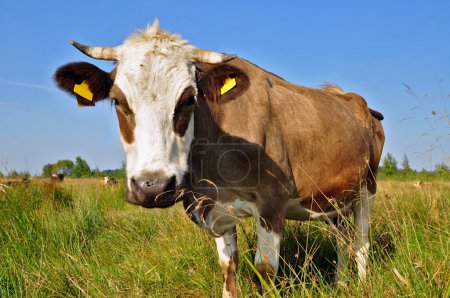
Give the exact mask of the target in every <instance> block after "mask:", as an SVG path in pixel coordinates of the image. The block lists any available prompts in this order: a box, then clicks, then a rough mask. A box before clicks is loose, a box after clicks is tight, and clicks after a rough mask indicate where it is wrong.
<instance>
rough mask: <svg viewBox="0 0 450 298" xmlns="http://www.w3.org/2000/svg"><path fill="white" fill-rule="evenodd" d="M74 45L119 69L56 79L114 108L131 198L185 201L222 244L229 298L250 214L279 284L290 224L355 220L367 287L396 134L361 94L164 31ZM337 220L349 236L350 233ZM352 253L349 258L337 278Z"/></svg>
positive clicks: (82, 67) (265, 262)
mask: <svg viewBox="0 0 450 298" xmlns="http://www.w3.org/2000/svg"><path fill="white" fill-rule="evenodd" d="M72 43H73V45H74V46H76V47H77V48H78V49H79V50H81V51H82V52H83V53H85V54H87V55H88V56H90V57H93V58H96V59H103V60H113V61H116V68H115V69H114V70H113V71H112V72H110V73H107V72H104V71H103V70H101V69H99V68H97V67H96V66H94V65H92V64H89V63H85V62H79V63H71V64H67V65H65V66H62V67H61V68H59V69H58V70H57V71H56V74H55V80H56V83H57V85H58V86H59V87H60V88H61V89H63V90H65V91H67V92H68V93H70V94H72V95H75V96H76V97H77V99H78V101H79V102H86V103H87V102H89V101H87V100H86V97H85V96H80V95H79V94H75V92H74V91H73V89H74V86H75V85H80V84H82V83H83V82H84V83H85V85H87V86H88V87H89V92H88V93H91V94H92V102H94V103H95V102H96V101H100V100H103V99H105V98H110V99H112V100H113V102H114V103H115V108H116V112H117V117H118V120H119V127H120V135H121V139H122V143H123V147H124V151H125V153H126V158H127V196H126V199H127V200H128V201H129V202H131V203H133V204H136V205H140V206H143V207H146V208H154V207H168V206H172V205H173V204H175V203H176V202H178V201H181V200H182V201H183V202H184V206H185V209H186V211H187V213H188V216H189V217H190V218H191V219H192V220H193V221H194V222H195V223H197V225H199V226H200V227H201V228H204V229H206V230H208V231H209V232H210V233H211V234H212V235H213V236H214V237H215V239H216V244H217V249H218V252H219V263H220V266H221V269H222V273H223V277H224V289H223V296H224V297H235V296H236V295H237V289H236V280H235V271H236V268H237V261H238V257H237V244H236V225H237V224H238V223H239V220H240V219H241V218H244V217H250V216H252V217H254V218H255V220H256V223H257V229H258V231H257V232H258V244H257V246H258V247H257V252H256V257H255V267H256V268H257V270H258V271H259V272H260V273H261V275H262V276H263V277H264V278H265V279H267V280H271V279H272V278H273V277H274V276H275V274H276V273H277V269H278V266H279V250H280V240H281V235H282V232H283V227H284V224H285V219H293V220H302V221H305V220H326V221H329V222H332V221H333V219H336V218H342V217H343V216H344V215H347V214H349V213H350V212H352V213H353V214H354V225H353V227H350V228H352V229H353V230H354V232H355V240H354V241H348V242H351V243H352V248H353V249H354V257H355V259H356V262H357V265H358V273H359V277H360V278H361V279H363V278H365V276H366V265H367V259H368V249H369V239H368V234H369V220H370V216H371V214H372V210H373V204H374V200H375V193H376V181H375V177H376V174H377V169H378V163H379V160H380V156H381V150H382V147H383V143H384V133H383V128H382V126H381V123H380V120H382V115H381V114H380V113H378V112H376V111H373V110H370V109H369V108H368V106H367V104H366V102H365V100H364V99H363V98H362V97H361V96H359V95H357V94H353V93H345V92H343V91H342V90H341V89H339V88H337V87H336V86H327V87H326V88H324V89H312V88H307V87H302V86H298V85H295V84H292V83H289V82H287V81H285V80H283V79H282V78H280V77H278V76H276V75H274V74H272V73H270V72H268V71H265V70H263V69H261V68H260V67H258V66H256V65H254V64H252V63H250V62H248V61H246V60H244V59H241V58H237V57H235V56H234V55H226V54H219V53H215V52H210V51H205V50H200V49H197V48H195V47H193V46H192V45H189V44H188V43H187V42H186V41H185V40H183V39H181V38H180V37H179V36H178V35H172V34H170V33H168V32H166V31H164V30H161V29H160V28H159V26H158V23H157V22H155V23H154V24H153V25H152V26H149V27H148V28H146V29H145V30H143V31H139V32H138V33H136V34H134V35H132V36H131V37H130V38H128V39H127V40H125V42H124V43H123V44H122V45H119V46H116V47H89V46H84V45H81V44H79V43H76V42H72ZM88 97H89V96H88ZM336 222H337V226H338V228H339V230H341V232H342V233H343V234H344V235H346V233H347V232H348V230H346V228H348V224H347V225H345V224H344V225H340V224H339V222H341V220H338V221H336ZM347 240H348V239H347ZM341 242H342V244H346V243H347V241H341ZM347 251H348V250H347V248H345V247H344V248H342V249H341V250H340V252H339V254H338V265H337V275H336V279H337V281H339V279H340V278H341V276H342V273H343V271H344V268H345V263H346V259H347V257H346V255H347V254H346V253H345V252H347Z"/></svg>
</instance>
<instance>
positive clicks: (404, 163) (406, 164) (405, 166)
mask: <svg viewBox="0 0 450 298" xmlns="http://www.w3.org/2000/svg"><path fill="white" fill-rule="evenodd" d="M402 168H403V171H405V172H410V171H412V169H411V166H410V165H409V159H408V157H407V156H406V154H405V155H404V156H403V161H402Z"/></svg>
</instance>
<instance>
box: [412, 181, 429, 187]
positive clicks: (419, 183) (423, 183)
mask: <svg viewBox="0 0 450 298" xmlns="http://www.w3.org/2000/svg"><path fill="white" fill-rule="evenodd" d="M414 186H415V187H418V188H422V187H427V186H431V182H424V181H420V180H417V182H416V183H414Z"/></svg>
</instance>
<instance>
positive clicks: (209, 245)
mask: <svg viewBox="0 0 450 298" xmlns="http://www.w3.org/2000/svg"><path fill="white" fill-rule="evenodd" d="M413 184H414V182H413V181H392V180H382V181H380V182H379V190H378V198H377V202H376V205H375V213H374V216H373V218H372V232H371V242H372V249H371V255H370V266H369V268H370V274H369V276H368V279H367V281H366V282H364V283H362V284H361V283H359V282H357V281H356V279H355V274H354V271H353V270H351V269H350V270H349V271H348V272H347V275H348V277H349V282H348V285H347V287H340V288H336V287H333V285H332V281H333V272H334V266H335V261H336V253H335V252H334V246H335V241H334V236H333V231H332V230H331V228H330V226H329V225H327V224H325V223H320V222H310V223H298V222H288V224H287V228H286V232H285V234H284V237H283V242H282V251H281V268H280V271H279V272H278V275H279V278H278V280H277V283H278V290H279V292H278V293H276V294H274V295H275V296H277V295H280V296H283V297H300V296H305V297H330V296H342V297H349V296H353V297H354V296H356V297H361V296H370V297H394V296H395V297H398V296H400V297H449V295H450V215H449V214H450V182H449V181H433V183H432V184H431V185H430V186H427V187H423V188H417V187H415V186H414V185H413ZM124 191H125V186H124V185H123V181H121V182H120V183H119V184H118V185H115V186H112V187H104V186H101V185H99V181H98V180H94V179H79V180H75V179H67V181H64V182H63V183H60V184H50V183H49V182H46V181H44V180H35V181H31V182H30V183H28V184H27V185H25V184H23V185H16V186H13V187H9V188H5V189H4V191H1V190H0V297H80V296H81V297H220V296H221V294H222V277H221V273H220V268H219V266H218V263H217V256H216V248H215V243H214V240H213V238H212V237H210V236H209V235H208V234H207V233H206V232H204V231H202V230H200V229H199V228H198V227H196V226H195V224H194V223H192V222H190V221H189V219H188V218H187V216H186V215H185V214H184V210H183V208H182V204H177V205H175V206H174V207H172V208H169V209H163V210H157V209H154V210H146V209H143V208H141V207H136V206H132V205H129V204H127V203H125V201H124ZM255 241H256V235H255V227H254V222H253V220H244V221H242V223H241V224H240V225H239V226H238V245H239V252H240V256H239V267H238V273H237V277H238V284H239V290H238V291H239V295H240V297H253V296H256V295H257V294H256V285H255V284H254V283H252V278H253V280H254V279H255V273H254V271H253V270H252V266H251V265H250V264H251V263H253V256H254V249H255V245H256V243H255Z"/></svg>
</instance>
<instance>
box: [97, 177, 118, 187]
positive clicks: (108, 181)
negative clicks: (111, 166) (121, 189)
mask: <svg viewBox="0 0 450 298" xmlns="http://www.w3.org/2000/svg"><path fill="white" fill-rule="evenodd" d="M116 184H117V180H116V179H115V178H109V177H108V176H105V177H103V179H102V180H100V185H105V186H106V185H116Z"/></svg>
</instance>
